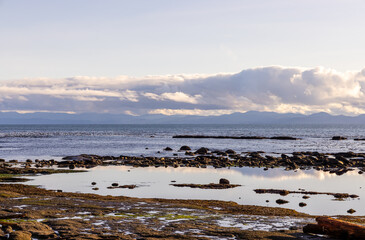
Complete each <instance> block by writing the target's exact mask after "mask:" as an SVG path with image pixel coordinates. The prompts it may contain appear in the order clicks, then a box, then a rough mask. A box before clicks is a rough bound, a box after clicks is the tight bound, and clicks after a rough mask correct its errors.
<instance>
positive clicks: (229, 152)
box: [225, 149, 236, 154]
mask: <svg viewBox="0 0 365 240" xmlns="http://www.w3.org/2000/svg"><path fill="white" fill-rule="evenodd" d="M225 153H227V154H236V152H235V151H233V150H232V149H228V150H226V151H225Z"/></svg>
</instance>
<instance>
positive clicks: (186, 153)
mask: <svg viewBox="0 0 365 240" xmlns="http://www.w3.org/2000/svg"><path fill="white" fill-rule="evenodd" d="M185 155H186V156H194V155H195V154H194V153H193V152H189V151H186V152H185Z"/></svg>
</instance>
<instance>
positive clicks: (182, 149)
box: [180, 145, 191, 151]
mask: <svg viewBox="0 0 365 240" xmlns="http://www.w3.org/2000/svg"><path fill="white" fill-rule="evenodd" d="M190 150H191V148H190V147H189V146H186V145H184V146H181V148H180V151H190Z"/></svg>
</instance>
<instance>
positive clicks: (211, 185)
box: [170, 183, 241, 189]
mask: <svg viewBox="0 0 365 240" xmlns="http://www.w3.org/2000/svg"><path fill="white" fill-rule="evenodd" d="M170 185H172V186H174V187H190V188H200V189H228V188H235V187H240V186H241V185H239V184H216V183H209V184H191V183H185V184H170Z"/></svg>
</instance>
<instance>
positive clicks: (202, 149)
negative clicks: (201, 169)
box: [195, 147, 209, 154]
mask: <svg viewBox="0 0 365 240" xmlns="http://www.w3.org/2000/svg"><path fill="white" fill-rule="evenodd" d="M208 151H209V149H208V148H205V147H201V148H199V149H198V150H196V151H195V153H196V154H207V153H208Z"/></svg>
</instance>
